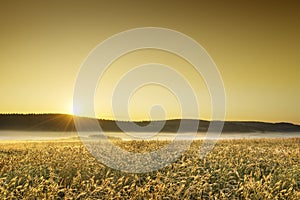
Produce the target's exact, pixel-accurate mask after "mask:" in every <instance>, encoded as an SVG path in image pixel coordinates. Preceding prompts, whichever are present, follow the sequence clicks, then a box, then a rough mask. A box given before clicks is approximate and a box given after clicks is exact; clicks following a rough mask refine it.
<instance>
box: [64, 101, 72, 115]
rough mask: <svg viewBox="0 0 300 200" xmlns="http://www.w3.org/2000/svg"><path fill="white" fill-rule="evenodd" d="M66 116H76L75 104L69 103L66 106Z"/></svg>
mask: <svg viewBox="0 0 300 200" xmlns="http://www.w3.org/2000/svg"><path fill="white" fill-rule="evenodd" d="M66 114H69V115H73V114H74V112H73V102H71V103H69V104H68V105H67V106H66Z"/></svg>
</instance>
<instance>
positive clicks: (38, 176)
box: [0, 138, 300, 199]
mask: <svg viewBox="0 0 300 200" xmlns="http://www.w3.org/2000/svg"><path fill="white" fill-rule="evenodd" d="M115 143H116V144H117V145H119V146H120V147H122V148H124V149H126V150H130V151H133V152H135V151H139V152H143V151H149V150H153V149H156V148H158V147H159V146H163V145H164V144H165V143H166V142H164V141H160V142H159V141H151V142H149V141H139V142H137V141H126V142H125V141H115ZM0 145H1V146H0V158H1V160H0V199H129V198H132V199H300V138H298V139H296V138H292V139H256V140H221V141H219V142H218V143H217V145H216V146H215V148H214V150H213V151H212V152H210V153H209V154H208V156H207V157H205V158H204V159H199V156H198V152H199V146H200V145H201V141H195V142H193V143H192V145H191V147H190V149H189V150H188V151H187V152H186V153H185V154H184V155H183V156H181V157H180V158H179V159H178V160H177V161H176V162H175V163H173V164H170V165H169V166H167V167H165V168H163V169H160V170H158V171H155V172H151V173H144V174H132V173H125V172H121V171H117V170H113V169H111V168H109V167H106V166H104V165H102V164H101V163H99V162H98V161H97V160H96V159H95V158H94V157H92V156H91V155H90V154H89V152H88V151H87V150H86V149H85V147H84V146H83V145H82V144H81V143H80V142H69V141H61V142H50V141H49V142H23V143H20V142H19V143H16V142H15V143H1V144H0Z"/></svg>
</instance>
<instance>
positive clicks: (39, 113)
mask: <svg viewBox="0 0 300 200" xmlns="http://www.w3.org/2000/svg"><path fill="white" fill-rule="evenodd" d="M0 115H69V116H72V117H86V118H92V119H98V120H107V121H120V122H149V121H168V120H199V121H207V122H212V121H214V122H218V121H219V122H261V123H273V124H278V123H288V124H293V125H300V124H298V123H293V122H288V121H276V122H274V121H264V120H263V121H259V120H243V119H240V120H224V121H223V120H209V119H197V118H176V117H175V118H168V119H156V120H151V119H141V120H124V119H123V120H122V119H116V118H115V119H113V118H109V117H107V118H105V117H103V118H101V117H90V116H79V115H74V114H71V113H58V112H36V113H29V112H25V113H20V112H7V113H3V112H1V113H0Z"/></svg>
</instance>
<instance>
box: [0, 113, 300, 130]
mask: <svg viewBox="0 0 300 200" xmlns="http://www.w3.org/2000/svg"><path fill="white" fill-rule="evenodd" d="M74 119H76V120H78V119H79V120H80V122H82V124H83V125H84V130H85V131H97V130H96V129H93V128H92V127H91V126H89V124H91V122H92V121H93V119H92V118H86V117H75V116H72V115H65V114H0V130H22V131H76V128H75V124H74ZM97 120H98V122H99V124H100V126H101V128H102V129H103V130H104V131H111V132H119V131H121V129H120V128H119V127H118V125H117V124H116V121H113V120H103V119H97ZM183 120H184V122H185V123H187V124H189V123H190V124H192V123H194V122H195V121H194V120H192V119H183ZM181 121H182V120H180V119H172V120H166V121H165V124H164V126H163V128H162V130H161V131H162V132H177V131H178V127H179V125H180V122H181ZM118 123H121V125H122V126H125V127H127V131H132V132H134V131H140V130H139V129H136V128H134V127H132V126H131V124H130V123H129V122H126V121H118ZM135 123H136V124H137V125H139V126H144V127H145V126H146V125H147V124H149V123H150V121H142V122H135ZM152 123H153V124H152V126H151V127H147V128H145V129H144V130H143V131H146V132H148V131H149V132H151V131H154V130H157V127H159V125H160V124H161V123H163V121H153V122H152ZM210 123H211V122H209V121H205V120H199V126H198V132H206V131H207V129H208V126H209V124H210ZM215 123H218V122H215ZM190 131H192V129H189V128H186V129H184V130H183V131H182V132H190ZM223 132H300V126H299V125H296V124H291V123H285V122H281V123H267V122H255V121H226V122H225V123H224V128H223Z"/></svg>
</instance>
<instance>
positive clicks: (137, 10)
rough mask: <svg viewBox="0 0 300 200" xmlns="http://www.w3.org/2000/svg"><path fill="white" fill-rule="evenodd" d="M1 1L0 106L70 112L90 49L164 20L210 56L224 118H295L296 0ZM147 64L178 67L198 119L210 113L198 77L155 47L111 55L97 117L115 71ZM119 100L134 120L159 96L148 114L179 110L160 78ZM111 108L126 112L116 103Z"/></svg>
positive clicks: (298, 118)
mask: <svg viewBox="0 0 300 200" xmlns="http://www.w3.org/2000/svg"><path fill="white" fill-rule="evenodd" d="M0 3H1V6H0V27H1V28H0V29H1V31H0V91H1V93H0V113H72V102H73V92H74V85H75V83H76V78H77V75H78V73H79V71H80V66H81V64H82V63H83V62H84V60H85V59H86V58H87V56H88V55H89V53H90V52H91V50H92V49H93V48H95V47H96V46H97V45H98V44H99V43H101V42H102V41H104V40H105V39H107V38H109V37H110V36H112V35H114V34H117V33H119V32H122V31H126V30H128V29H132V28H139V27H163V28H168V29H172V30H176V31H179V32H182V33H184V34H186V35H188V36H189V37H191V38H193V39H194V40H196V41H197V42H198V43H199V44H201V45H202V46H203V47H204V48H205V49H206V51H207V52H208V53H209V55H210V56H211V58H212V59H213V60H214V62H215V63H216V65H217V67H218V69H219V72H220V74H221V76H222V79H223V82H224V88H225V91H226V120H255V121H268V122H282V121H285V122H292V123H298V124H300V114H299V113H300V104H299V102H300V93H299V88H300V56H299V53H300V37H299V35H300V20H299V19H300V12H299V9H300V3H299V1H289V0H287V1H278V0H272V1H271V0H257V1H256V0H252V1H232V0H226V1H214V0H210V1H190V0H187V1H177V0H172V1H171V0H165V1H155V0H154V1H130V0H127V1H121V0H119V1H116V0H111V1H90V0H87V1H76V0H75V1H68V0H64V1H60V0H51V1H50V0H45V1H31V0H28V1H15V0H10V1H6V0H1V1H0ZM151 62H158V63H163V64H166V65H169V66H171V67H173V68H174V69H176V70H178V71H180V73H181V74H183V75H184V77H185V79H186V80H188V81H189V83H190V85H191V87H192V88H193V89H194V90H195V91H196V92H195V95H196V97H197V99H198V103H199V106H200V113H201V114H200V115H199V118H202V119H210V118H211V103H210V97H209V93H208V91H207V88H206V86H205V82H204V81H203V77H201V76H200V75H198V74H197V73H196V72H195V70H193V67H192V66H191V65H190V63H188V62H186V61H185V60H184V59H182V58H180V57H178V56H176V55H173V54H171V53H169V52H164V51H160V50H140V51H136V52H131V53H129V54H127V55H124V56H122V57H120V58H119V59H117V60H115V62H114V63H112V65H111V66H110V67H109V70H108V71H107V72H106V73H105V74H104V75H103V77H101V80H99V85H98V86H99V87H97V88H98V89H97V90H96V91H95V113H96V115H97V116H98V117H100V118H113V115H112V106H111V99H112V94H113V91H112V90H113V88H114V87H115V85H116V84H118V82H119V81H120V77H122V75H124V74H126V72H127V71H128V70H130V69H133V68H134V67H136V66H138V65H141V64H145V63H151ZM140 76H141V77H142V76H145V77H146V76H147V77H149V76H150V77H151V76H155V72H153V73H151V72H150V73H148V74H141V75H140ZM100 86H101V87H100ZM178 87H180V84H179V83H178ZM99 88H101V89H99ZM119 100H120V99H118V101H119ZM126 101H128V104H129V107H128V113H129V116H130V117H131V119H134V120H142V119H148V118H149V116H150V114H151V112H149V110H150V109H151V107H152V106H153V105H157V104H160V105H164V108H165V113H164V114H161V112H159V111H157V112H155V109H156V108H154V110H152V111H153V113H152V114H153V115H151V116H152V117H153V118H162V117H164V118H178V117H180V114H181V113H180V109H181V107H180V105H179V103H178V102H180V99H179V100H178V98H176V94H175V95H174V94H172V93H170V91H168V90H167V89H166V88H163V87H160V86H158V85H148V86H145V87H143V88H142V89H140V90H138V91H136V92H135V93H134V95H133V96H132V98H131V99H129V100H126ZM158 110H159V109H158ZM114 116H115V117H116V118H118V119H127V117H126V113H122V112H118V110H117V113H116V114H115V115H114ZM151 116H150V117H151ZM182 117H188V116H182Z"/></svg>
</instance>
